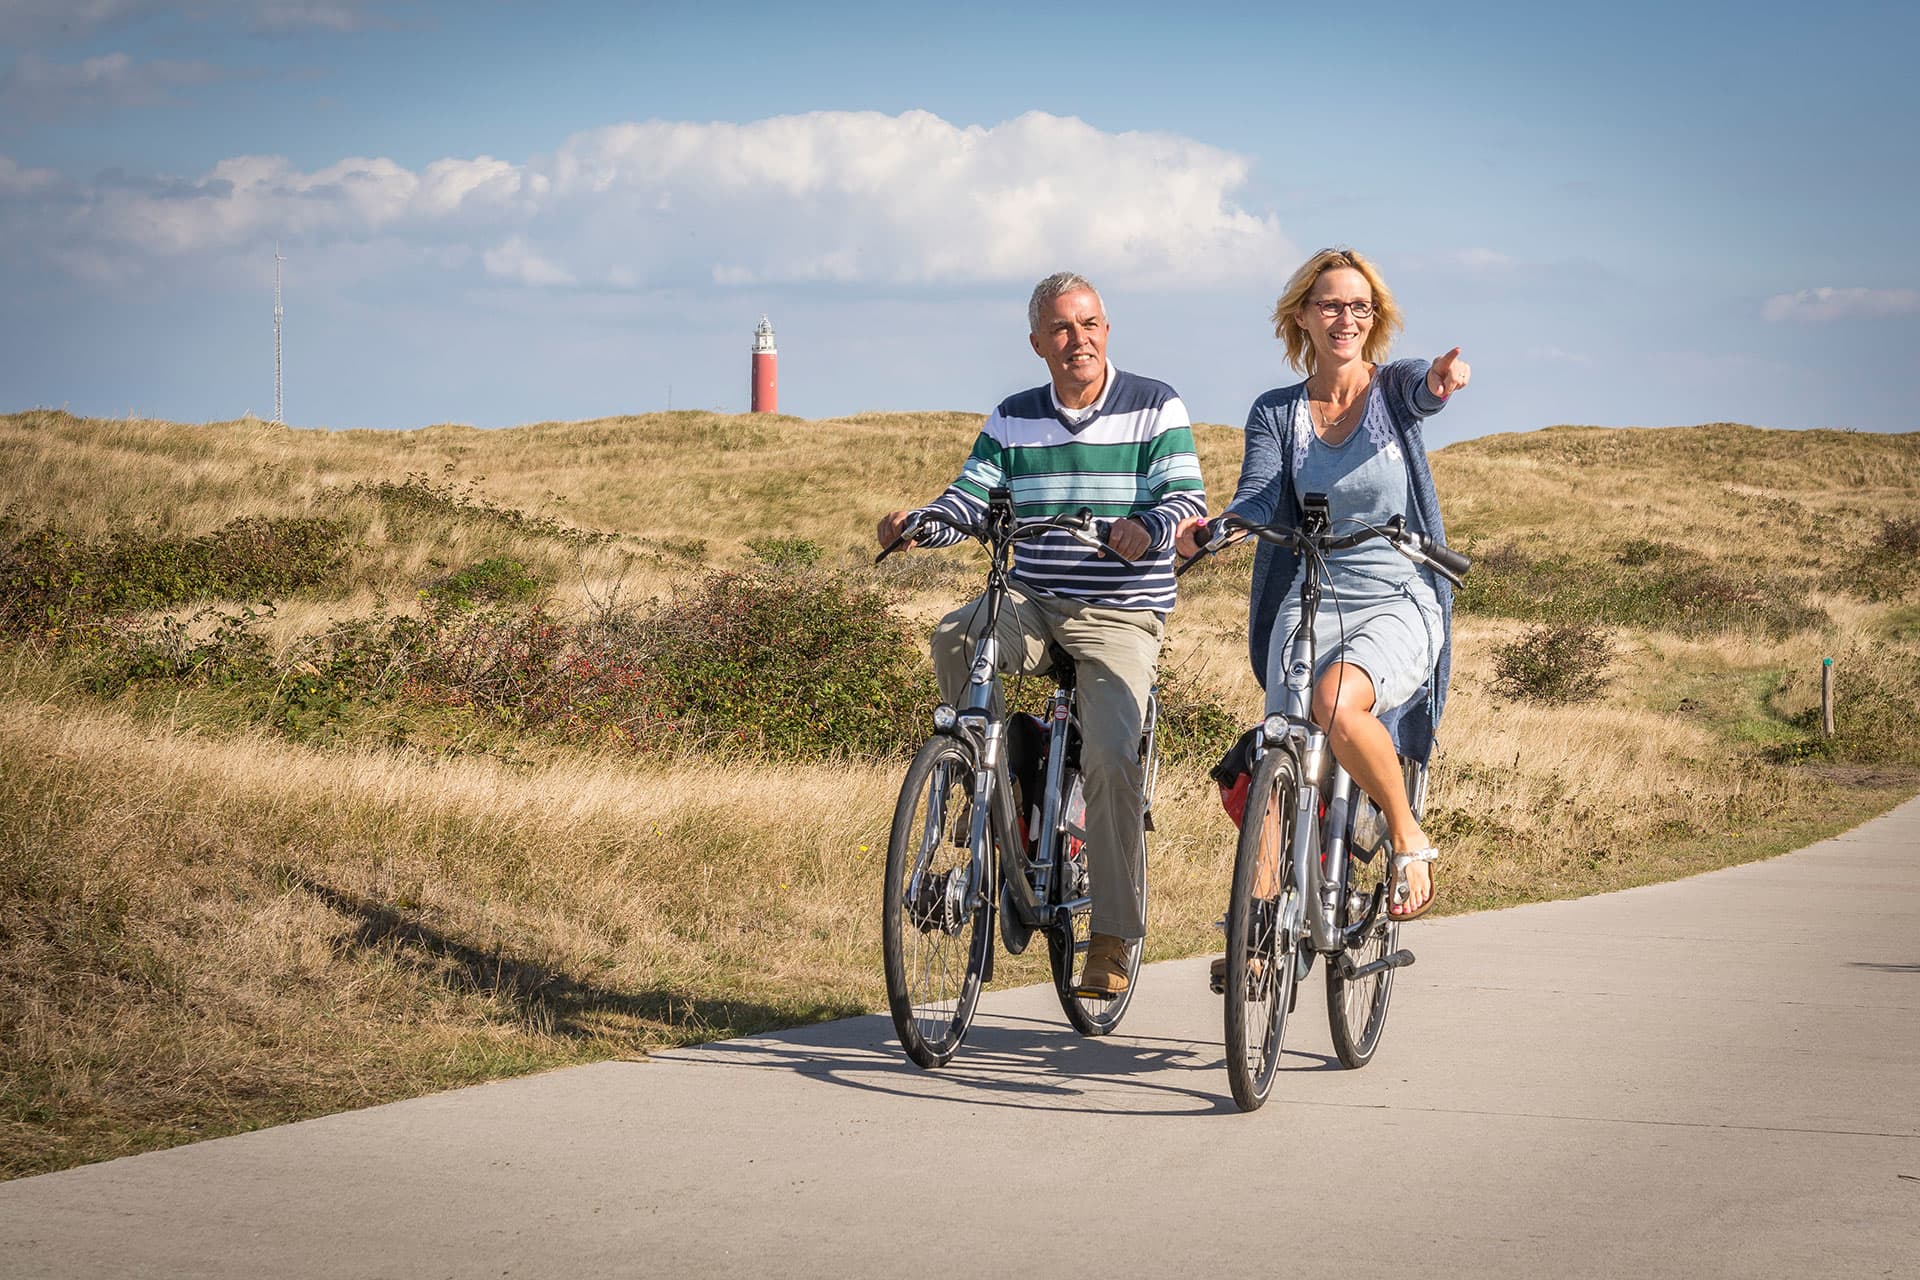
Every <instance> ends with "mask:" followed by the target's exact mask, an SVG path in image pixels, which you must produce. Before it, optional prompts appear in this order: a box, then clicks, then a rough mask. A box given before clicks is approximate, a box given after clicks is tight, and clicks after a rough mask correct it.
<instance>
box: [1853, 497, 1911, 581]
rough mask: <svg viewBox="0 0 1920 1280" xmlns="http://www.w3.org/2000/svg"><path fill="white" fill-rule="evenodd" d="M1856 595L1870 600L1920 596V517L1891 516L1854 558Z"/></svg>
mask: <svg viewBox="0 0 1920 1280" xmlns="http://www.w3.org/2000/svg"><path fill="white" fill-rule="evenodd" d="M1852 584H1853V590H1854V592H1855V593H1856V594H1857V595H1859V596H1860V597H1861V598H1863V599H1866V600H1874V601H1881V600H1891V601H1898V600H1903V599H1907V598H1910V597H1914V596H1920V516H1910V517H1905V518H1902V517H1898V516H1889V517H1887V518H1886V519H1885V520H1883V521H1882V522H1881V525H1880V532H1879V534H1878V535H1877V536H1876V537H1875V538H1874V540H1873V541H1872V542H1870V543H1868V544H1867V546H1866V547H1865V548H1863V549H1862V550H1861V551H1860V553H1859V554H1858V555H1857V556H1856V557H1855V558H1854V565H1853V574H1852Z"/></svg>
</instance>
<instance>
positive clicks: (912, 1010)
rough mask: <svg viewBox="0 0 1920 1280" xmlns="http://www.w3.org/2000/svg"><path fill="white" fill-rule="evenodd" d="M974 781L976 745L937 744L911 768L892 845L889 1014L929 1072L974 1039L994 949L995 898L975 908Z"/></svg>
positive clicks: (884, 924)
mask: <svg viewBox="0 0 1920 1280" xmlns="http://www.w3.org/2000/svg"><path fill="white" fill-rule="evenodd" d="M973 782H974V765H973V753H972V751H971V750H970V749H969V748H968V747H967V746H966V744H965V743H963V742H960V741H958V740H957V739H954V738H948V737H936V738H932V739H930V740H929V741H928V742H927V744H926V745H925V746H923V747H921V748H920V752H919V754H918V755H916V756H915V757H914V758H913V763H912V764H911V765H909V766H908V767H907V776H906V780H905V781H904V782H903V783H902V784H901V786H900V800H899V803H898V804H897V805H895V807H894V811H893V832H892V835H891V836H890V838H889V839H888V841H887V884H886V893H885V905H884V913H885V914H884V915H883V917H882V920H881V928H880V933H881V939H882V946H883V950H884V951H885V960H886V971H887V1007H888V1009H889V1010H890V1011H891V1012H892V1014H893V1026H894V1030H895V1031H897V1032H898V1033H899V1035H900V1047H901V1048H903V1049H905V1050H906V1051H907V1056H908V1057H909V1058H912V1059H913V1060H914V1061H915V1062H917V1063H919V1064H920V1065H921V1066H923V1067H937V1066H940V1065H941V1064H943V1063H945V1062H946V1061H947V1060H948V1059H950V1058H952V1057H953V1055H954V1051H955V1050H957V1049H958V1048H959V1047H960V1042H961V1041H962V1040H964V1039H966V1035H967V1028H968V1027H969V1026H970V1025H971V1024H972V1022H973V1012H974V1009H975V1007H976V1006H978V1004H979V1002H980V983H981V975H982V974H984V973H985V971H986V967H987V955H988V948H990V947H991V946H992V945H993V931H992V928H991V927H990V922H989V920H988V912H989V910H990V909H991V904H992V901H993V895H992V894H991V893H988V892H983V893H980V894H979V899H980V902H979V905H978V906H976V907H975V908H974V909H972V910H971V911H969V910H967V909H966V905H965V903H966V897H967V895H968V889H969V886H968V883H967V881H968V878H969V876H970V874H971V869H972V853H971V851H970V850H969V849H968V839H969V836H970V831H969V828H970V826H971V824H972V809H973V806H972V804H971V800H972V796H973Z"/></svg>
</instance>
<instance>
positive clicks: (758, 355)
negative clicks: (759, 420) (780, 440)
mask: <svg viewBox="0 0 1920 1280" xmlns="http://www.w3.org/2000/svg"><path fill="white" fill-rule="evenodd" d="M779 361H780V353H779V351H777V350H775V349H774V345H773V326H772V325H771V324H769V323H767V318H766V317H765V316H761V317H760V323H759V325H758V326H756V327H755V328H754V331H753V411H754V412H755V413H778V412H780V368H779Z"/></svg>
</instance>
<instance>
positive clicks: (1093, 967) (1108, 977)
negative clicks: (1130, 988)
mask: <svg viewBox="0 0 1920 1280" xmlns="http://www.w3.org/2000/svg"><path fill="white" fill-rule="evenodd" d="M1128 945H1129V944H1128V942H1127V940H1126V939H1125V938H1116V937H1114V936H1113V935H1112V934H1110V933H1096V934H1094V935H1093V937H1092V938H1090V939H1088V940H1087V963H1086V966H1085V967H1084V968H1082V969H1081V970H1080V985H1079V986H1077V987H1075V988H1074V989H1073V993H1074V994H1075V995H1078V996H1086V997H1088V998H1090V999H1094V1000H1111V999H1113V998H1114V997H1115V996H1117V995H1119V994H1120V993H1121V992H1123V991H1125V990H1126V989H1127V947H1128Z"/></svg>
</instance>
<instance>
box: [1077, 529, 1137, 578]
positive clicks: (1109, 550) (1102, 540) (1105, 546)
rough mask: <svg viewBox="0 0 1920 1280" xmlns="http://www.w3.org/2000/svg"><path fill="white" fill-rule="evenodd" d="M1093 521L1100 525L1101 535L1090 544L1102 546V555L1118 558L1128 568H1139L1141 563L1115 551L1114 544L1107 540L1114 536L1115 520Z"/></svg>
mask: <svg viewBox="0 0 1920 1280" xmlns="http://www.w3.org/2000/svg"><path fill="white" fill-rule="evenodd" d="M1093 523H1094V524H1095V525H1096V526H1099V527H1100V535H1099V537H1097V538H1095V539H1094V540H1093V541H1092V542H1091V543H1090V544H1089V545H1091V546H1095V547H1098V548H1100V554H1101V555H1103V556H1112V557H1113V558H1114V559H1115V560H1118V561H1119V562H1120V563H1121V564H1123V565H1125V566H1127V568H1129V569H1137V568H1139V565H1138V564H1136V563H1135V562H1134V561H1132V560H1129V559H1128V558H1127V557H1125V556H1123V555H1121V554H1120V553H1119V552H1118V551H1115V550H1114V549H1113V544H1112V543H1110V542H1108V541H1107V539H1108V538H1110V537H1112V536H1113V526H1114V523H1115V522H1114V521H1112V520H1096V521H1094V522H1093Z"/></svg>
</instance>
